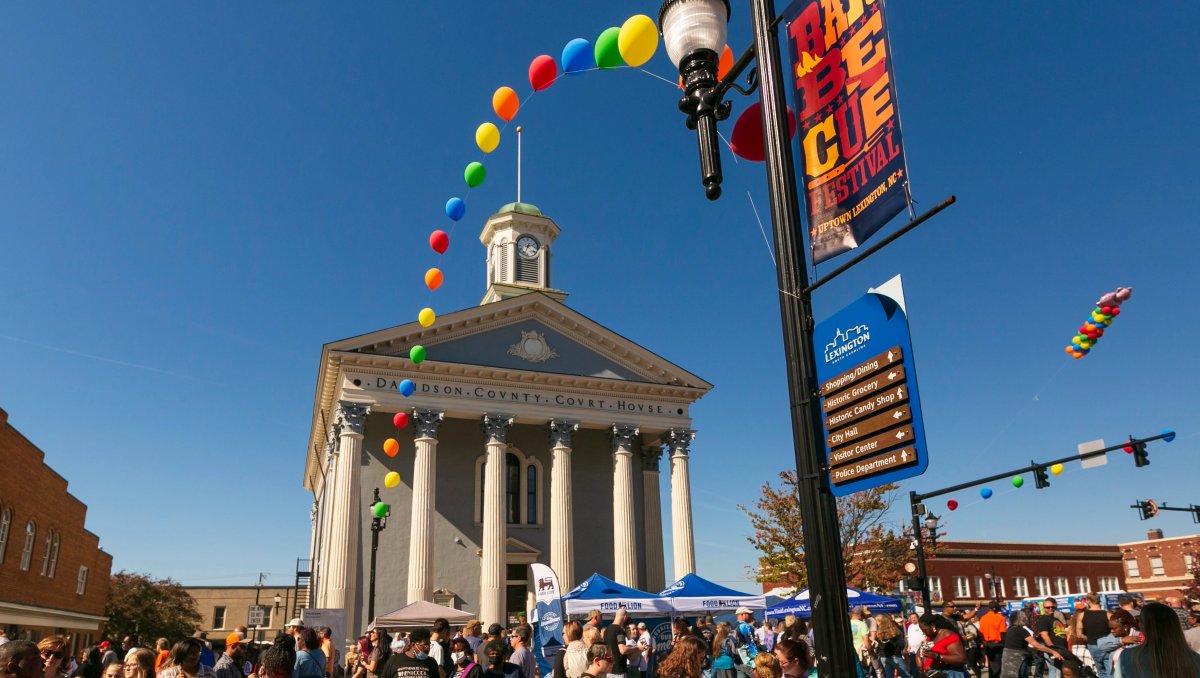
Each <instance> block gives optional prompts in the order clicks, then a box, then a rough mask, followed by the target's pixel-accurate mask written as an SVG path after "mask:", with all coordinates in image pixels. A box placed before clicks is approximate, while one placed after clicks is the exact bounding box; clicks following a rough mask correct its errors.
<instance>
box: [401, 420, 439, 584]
mask: <svg viewBox="0 0 1200 678" xmlns="http://www.w3.org/2000/svg"><path fill="white" fill-rule="evenodd" d="M443 416H444V415H443V413H442V412H441V411H440V410H416V411H414V412H413V419H412V421H413V438H414V443H415V446H416V457H415V459H414V460H413V481H412V527H411V529H410V530H409V540H408V602H410V603H415V602H417V601H418V600H425V601H429V600H431V599H432V598H433V513H434V507H435V502H436V498H437V493H436V490H437V475H436V472H437V443H438V441H437V429H438V424H439V423H441V421H442V417H443Z"/></svg>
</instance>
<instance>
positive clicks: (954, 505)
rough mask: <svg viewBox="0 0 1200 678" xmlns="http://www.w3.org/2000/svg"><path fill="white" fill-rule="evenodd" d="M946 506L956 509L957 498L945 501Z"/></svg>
mask: <svg viewBox="0 0 1200 678" xmlns="http://www.w3.org/2000/svg"><path fill="white" fill-rule="evenodd" d="M946 508H948V509H950V510H951V511H953V510H955V509H957V508H958V500H956V499H951V500H950V501H948V502H946Z"/></svg>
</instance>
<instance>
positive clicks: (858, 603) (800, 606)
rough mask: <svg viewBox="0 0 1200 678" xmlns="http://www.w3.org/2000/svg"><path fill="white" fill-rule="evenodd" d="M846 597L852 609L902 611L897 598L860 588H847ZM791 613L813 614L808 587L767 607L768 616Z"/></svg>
mask: <svg viewBox="0 0 1200 678" xmlns="http://www.w3.org/2000/svg"><path fill="white" fill-rule="evenodd" d="M846 598H848V599H849V600H850V609H854V608H856V607H865V608H867V609H868V610H870V611H871V612H872V613H876V612H900V611H901V609H902V608H901V605H900V601H899V600H896V599H895V598H885V597H883V596H877V595H875V594H874V593H867V592H866V591H859V590H858V589H852V588H849V587H847V588H846ZM789 614H794V615H796V616H797V617H799V618H801V619H808V618H809V617H811V616H812V607H811V606H810V605H809V602H808V589H804V590H803V591H801V592H800V593H799V594H797V595H795V596H793V597H791V598H788V599H787V600H785V601H783V602H781V603H779V604H778V605H772V606H771V607H768V608H767V617H768V618H770V617H784V616H787V615H789Z"/></svg>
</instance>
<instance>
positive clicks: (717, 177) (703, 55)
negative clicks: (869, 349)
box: [658, 0, 857, 678]
mask: <svg viewBox="0 0 1200 678" xmlns="http://www.w3.org/2000/svg"><path fill="white" fill-rule="evenodd" d="M750 6H751V24H752V26H753V31H754V46H753V48H752V50H751V51H747V53H746V54H743V55H742V56H741V57H740V58H739V59H738V61H737V63H736V64H734V67H733V68H732V69H731V70H730V72H729V73H728V74H727V75H726V76H725V77H724V78H723V79H721V80H720V81H718V80H717V78H716V73H717V54H719V53H720V52H721V50H723V49H724V47H725V37H726V31H727V24H728V20H729V2H728V0H666V2H664V3H663V5H662V9H661V10H660V11H659V15H658V25H659V29H660V30H661V31H662V35H663V42H664V44H665V45H666V49H667V54H668V55H669V56H670V58H671V61H672V62H674V63H675V65H676V66H677V67H678V68H679V71H680V75H682V76H683V79H684V88H685V95H684V97H683V99H681V100H680V102H679V103H680V108H681V109H682V110H683V112H684V113H685V114H686V115H687V125H688V127H689V128H695V129H696V134H697V142H698V143H699V146H700V170H701V179H702V181H703V183H704V191H705V195H707V196H708V198H709V199H710V200H715V199H716V198H718V197H719V196H720V194H721V169H720V147H719V146H718V145H717V143H718V142H717V135H716V123H717V121H718V120H720V119H722V118H723V117H724V116H725V115H727V114H728V107H726V106H724V105H722V103H721V99H722V97H723V96H724V95H725V93H726V92H727V90H728V89H729V88H730V87H735V86H734V85H733V84H732V83H733V80H734V79H735V78H737V77H738V76H739V75H740V74H741V72H742V71H743V70H745V68H746V66H748V65H749V62H750V60H751V59H752V58H754V57H755V56H757V61H758V64H757V77H758V81H757V84H759V85H761V88H762V91H761V92H760V101H761V104H762V124H763V146H764V150H765V156H766V171H767V189H768V193H769V195H770V198H771V223H772V229H773V233H774V240H775V252H776V254H777V257H778V266H777V267H776V275H777V277H778V288H779V308H780V315H781V319H782V323H783V338H784V342H783V346H784V356H785V361H786V364H787V377H788V403H789V407H790V411H791V418H792V437H793V440H794V441H795V455H796V470H797V478H798V480H799V489H800V515H801V519H802V520H803V526H804V527H803V529H804V560H805V564H806V565H807V568H808V577H809V590H810V592H811V593H810V595H811V600H812V621H813V627H814V636H815V642H816V648H815V649H816V652H817V657H818V659H819V662H818V669H817V670H818V671H819V673H820V675H821V676H822V677H823V678H828V677H830V676H834V677H837V678H842V677H843V676H853V675H855V674H856V672H857V671H856V668H855V666H856V660H855V658H854V656H853V646H852V644H851V638H850V620H849V602H848V601H847V597H846V574H845V564H844V563H843V562H842V548H841V537H840V534H839V529H838V516H837V502H836V501H835V499H834V497H833V494H832V492H831V491H830V486H829V479H828V473H827V469H825V468H824V466H825V454H824V444H823V439H824V435H823V432H822V431H823V429H822V426H821V413H820V398H819V397H818V388H817V383H816V356H815V355H814V353H813V348H812V329H813V325H814V323H813V315H812V304H811V298H810V293H811V290H812V288H811V287H810V284H809V278H808V272H807V270H806V268H805V263H804V262H805V259H804V258H805V256H806V254H805V248H804V240H803V237H802V236H801V228H802V225H801V222H800V198H799V195H798V194H797V189H796V172H795V168H794V165H793V162H792V149H791V144H790V136H791V135H790V134H789V129H788V120H787V105H786V103H785V101H786V99H785V93H784V81H785V77H786V75H785V74H784V72H783V68H782V67H781V65H780V58H779V37H778V35H777V33H776V28H775V25H776V18H775V6H774V2H773V0H751V1H750ZM750 86H751V90H753V88H754V87H755V86H756V83H755V79H754V75H753V74H752V75H751V78H750ZM737 89H739V91H742V92H745V90H741V88H737ZM819 441H821V444H819Z"/></svg>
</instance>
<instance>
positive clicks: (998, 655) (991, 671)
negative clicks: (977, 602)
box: [979, 600, 1008, 678]
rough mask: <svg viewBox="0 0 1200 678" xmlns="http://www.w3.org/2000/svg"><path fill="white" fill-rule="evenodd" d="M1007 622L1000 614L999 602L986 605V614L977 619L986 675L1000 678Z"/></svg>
mask: <svg viewBox="0 0 1200 678" xmlns="http://www.w3.org/2000/svg"><path fill="white" fill-rule="evenodd" d="M1007 630H1008V622H1007V621H1005V619H1004V615H1003V614H1000V603H999V601H995V600H993V601H992V602H990V603H988V611H987V614H985V615H983V616H982V617H980V618H979V636H980V638H982V639H983V654H984V656H985V657H987V665H988V675H989V676H991V678H1000V667H1001V663H1002V661H1003V660H1002V657H1003V656H1004V633H1005V632H1006V631H1007Z"/></svg>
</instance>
